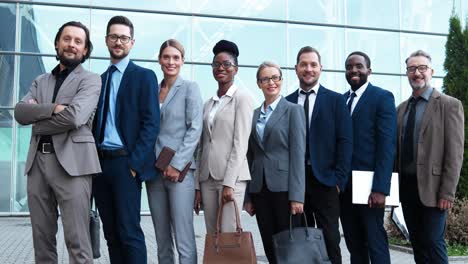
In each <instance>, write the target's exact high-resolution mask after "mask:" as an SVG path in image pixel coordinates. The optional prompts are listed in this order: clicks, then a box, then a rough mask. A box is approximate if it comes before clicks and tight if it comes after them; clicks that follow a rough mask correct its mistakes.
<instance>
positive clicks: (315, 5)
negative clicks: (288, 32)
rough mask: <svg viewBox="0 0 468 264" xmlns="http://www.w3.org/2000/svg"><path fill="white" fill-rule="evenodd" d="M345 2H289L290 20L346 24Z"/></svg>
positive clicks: (327, 0) (320, 0) (315, 0)
mask: <svg viewBox="0 0 468 264" xmlns="http://www.w3.org/2000/svg"><path fill="white" fill-rule="evenodd" d="M344 10H345V7H344V0H314V1H310V0H294V1H288V19H289V20H293V21H304V22H314V23H325V24H335V25H336V24H344Z"/></svg>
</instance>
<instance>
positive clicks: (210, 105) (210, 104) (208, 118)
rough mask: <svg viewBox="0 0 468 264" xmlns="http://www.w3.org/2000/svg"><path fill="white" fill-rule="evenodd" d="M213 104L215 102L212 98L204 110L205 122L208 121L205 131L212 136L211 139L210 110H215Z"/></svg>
mask: <svg viewBox="0 0 468 264" xmlns="http://www.w3.org/2000/svg"><path fill="white" fill-rule="evenodd" d="M213 104H214V101H213V99H212V98H210V99H209V100H208V102H207V103H206V105H205V109H204V110H203V113H204V116H203V120H206V121H204V123H205V126H206V127H205V128H204V129H206V130H207V131H208V135H209V136H210V138H211V126H210V110H211V108H213Z"/></svg>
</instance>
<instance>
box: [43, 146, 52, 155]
mask: <svg viewBox="0 0 468 264" xmlns="http://www.w3.org/2000/svg"><path fill="white" fill-rule="evenodd" d="M46 146H49V150H48V151H47V150H46V148H45V147H46ZM51 149H52V144H50V143H42V148H41V152H42V153H43V154H50V153H52V152H51V151H50V150H51Z"/></svg>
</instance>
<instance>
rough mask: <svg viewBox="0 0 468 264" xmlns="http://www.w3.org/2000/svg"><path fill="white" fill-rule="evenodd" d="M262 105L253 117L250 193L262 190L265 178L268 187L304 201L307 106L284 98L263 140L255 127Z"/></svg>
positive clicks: (272, 114) (271, 117)
mask: <svg viewBox="0 0 468 264" xmlns="http://www.w3.org/2000/svg"><path fill="white" fill-rule="evenodd" d="M260 107H263V105H262V106H260ZM260 107H259V108H257V109H255V112H254V115H253V118H252V132H251V133H250V138H249V151H248V153H247V157H248V159H249V166H250V172H251V175H252V180H251V181H250V183H249V192H250V193H258V192H260V191H261V190H262V186H263V179H265V181H266V182H265V184H266V186H267V188H268V190H270V191H272V192H288V196H289V200H290V201H296V202H304V195H305V163H304V159H305V147H306V134H305V131H306V128H305V127H306V124H305V115H304V109H303V108H302V106H301V105H298V104H293V103H290V102H288V101H287V100H286V99H285V98H284V97H283V98H281V99H280V101H279V103H278V105H277V106H276V108H275V110H274V111H273V113H271V116H270V118H269V119H268V122H267V123H266V125H265V129H264V133H263V141H262V139H260V138H259V136H258V133H257V129H256V124H257V120H258V118H259V117H260ZM263 176H265V177H263Z"/></svg>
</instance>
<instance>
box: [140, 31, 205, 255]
mask: <svg viewBox="0 0 468 264" xmlns="http://www.w3.org/2000/svg"><path fill="white" fill-rule="evenodd" d="M159 64H160V65H161V69H162V71H163V73H164V79H163V80H162V82H161V84H160V91H159V102H160V103H161V105H160V107H161V125H160V131H159V136H158V139H157V140H156V145H155V154H156V158H158V157H159V155H160V154H161V151H162V149H163V148H164V147H169V148H171V149H172V150H174V151H175V155H174V156H173V158H172V160H171V161H170V163H169V165H168V166H167V167H166V168H165V169H164V170H158V173H159V177H157V178H156V180H153V181H151V182H147V184H146V188H147V193H148V201H149V206H150V211H151V217H152V219H153V225H154V229H155V231H156V241H157V245H158V263H163V264H166V263H171V264H172V263H176V261H175V256H174V248H173V247H174V246H173V245H174V242H173V240H175V244H176V247H177V252H178V254H179V261H178V263H181V264H184V263H197V249H196V245H195V233H194V229H193V200H194V197H195V181H194V169H195V162H194V160H193V153H194V152H195V149H196V147H197V144H198V140H199V138H200V135H201V132H202V113H203V112H202V111H203V109H202V107H203V100H202V97H201V94H200V89H199V87H198V85H197V84H196V83H195V82H191V81H187V80H184V79H182V77H180V76H179V72H180V69H181V67H182V66H183V64H184V47H183V46H182V45H181V44H180V43H179V42H178V41H177V40H175V39H169V40H167V41H165V42H164V43H163V44H162V45H161V48H160V50H159ZM189 162H192V164H191V165H190V169H189V171H188V173H187V174H186V176H185V178H184V179H183V181H182V182H179V177H180V172H181V171H183V169H184V168H185V167H186V166H187V164H189Z"/></svg>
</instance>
